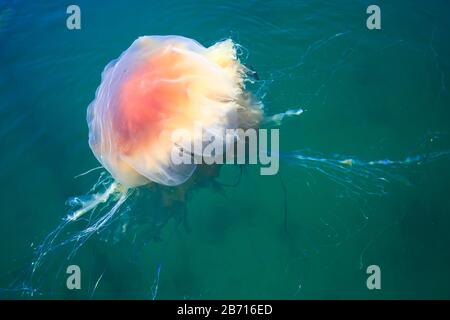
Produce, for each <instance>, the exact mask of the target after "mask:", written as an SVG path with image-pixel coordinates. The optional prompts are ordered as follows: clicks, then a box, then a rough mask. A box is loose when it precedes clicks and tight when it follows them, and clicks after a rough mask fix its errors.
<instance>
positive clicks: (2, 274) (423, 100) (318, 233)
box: [0, 0, 450, 299]
mask: <svg viewBox="0 0 450 320" xmlns="http://www.w3.org/2000/svg"><path fill="white" fill-rule="evenodd" d="M76 4H77V5H79V7H80V8H81V21H82V22H81V23H82V27H81V30H72V31H70V30H68V29H67V28H66V18H67V14H66V8H67V5H68V4H67V3H66V2H58V1H12V2H6V3H5V2H3V1H2V2H1V3H0V70H1V71H0V149H1V150H2V157H1V158H0V179H1V192H0V212H1V214H0V262H1V263H0V287H1V288H17V287H18V286H19V285H18V282H17V281H16V280H17V279H21V278H22V277H23V272H24V270H26V268H27V265H28V264H29V263H30V261H31V260H32V253H33V248H35V247H36V245H37V244H39V243H40V242H41V241H42V239H43V238H44V237H45V236H46V235H47V234H48V233H49V232H51V231H52V230H53V229H54V228H55V227H56V226H57V225H58V223H59V222H60V220H61V219H62V218H63V217H64V216H65V215H66V214H67V212H68V207H67V206H66V205H65V202H66V200H67V199H68V198H69V197H70V196H74V195H82V194H85V193H86V192H87V191H88V190H89V189H90V188H91V186H92V185H93V184H94V183H95V182H96V181H97V178H98V174H99V172H93V173H91V174H88V175H85V176H83V177H80V178H77V179H74V176H76V175H78V174H80V173H83V172H85V171H87V170H89V169H91V168H94V167H97V166H98V163H97V161H96V160H95V158H94V156H93V154H92V153H91V150H90V149H89V146H88V143H87V137H88V131H87V124H86V119H85V118H86V108H87V106H88V104H89V103H90V101H92V99H93V98H94V94H95V89H96V88H97V86H98V84H99V83H100V74H101V71H102V70H103V68H104V66H105V65H106V64H107V63H108V62H109V61H111V60H112V59H114V58H116V57H118V56H119V55H120V53H121V52H122V51H124V50H125V49H126V48H127V47H128V46H129V45H130V44H131V43H132V41H133V40H134V39H136V38H137V37H138V36H141V35H157V34H161V35H165V34H178V35H183V36H186V37H190V38H194V39H196V40H198V41H199V42H200V43H202V44H204V45H205V46H209V45H212V44H214V43H215V42H217V41H219V40H222V39H225V38H229V37H230V38H232V39H233V40H234V41H235V42H237V43H239V44H240V45H242V46H243V48H244V49H243V52H242V55H241V59H242V61H243V62H244V63H246V64H247V65H249V66H251V67H252V68H253V69H255V70H256V71H257V72H258V76H259V79H260V81H258V82H257V83H255V84H253V85H252V86H251V87H250V88H251V89H252V90H253V91H254V92H255V93H256V94H257V95H258V97H260V98H261V99H263V103H264V105H265V110H266V112H267V113H268V114H273V113H278V112H282V111H285V110H287V109H290V108H299V107H302V108H304V109H306V110H307V111H306V112H305V113H304V114H302V115H301V116H300V117H297V118H291V119H287V120H286V121H285V122H284V123H283V125H282V126H281V130H280V140H281V141H280V143H281V149H282V150H283V151H284V152H290V151H293V150H300V149H301V150H305V149H309V150H312V151H314V152H317V153H319V154H320V155H321V156H324V157H330V156H331V155H332V154H352V155H355V156H356V157H358V158H361V159H368V160H377V159H385V158H389V159H403V158H405V157H407V156H412V155H415V154H418V153H420V154H427V153H431V152H436V151H446V150H449V149H450V137H449V136H448V132H449V129H450V124H449V119H450V109H449V106H450V95H449V91H448V90H449V86H450V83H449V79H450V64H449V60H448V57H449V56H450V41H449V33H450V31H449V30H450V19H449V16H450V10H449V9H450V5H449V4H448V2H447V1H437V0H434V1H428V2H424V1H379V2H378V3H377V4H378V5H379V6H380V8H381V17H382V29H381V30H368V29H367V28H366V18H367V16H368V15H367V14H366V8H367V6H368V5H370V4H372V2H369V1H336V2H331V1H283V0H279V1H248V0H246V1H238V2H230V1H164V4H162V3H159V1H132V2H131V1H114V2H97V3H93V2H92V1H80V0H78V1H76ZM449 163H450V160H449V159H448V158H447V159H441V160H437V161H433V162H431V163H427V164H423V165H418V166H411V167H407V168H401V167H400V168H395V167H392V168H389V170H390V172H391V173H392V174H394V175H401V177H402V179H403V180H399V181H398V182H394V183H391V184H386V189H385V190H386V192H387V194H386V195H384V196H371V195H369V194H367V193H364V192H362V193H361V194H360V195H355V194H352V193H350V192H349V190H351V188H350V187H349V186H348V185H340V184H337V183H335V182H333V180H332V179H329V178H327V177H325V176H324V175H321V174H320V173H319V172H317V171H316V170H314V168H313V167H312V168H310V169H304V168H301V167H299V166H296V165H295V164H293V163H288V162H283V163H282V164H281V168H280V174H279V175H277V176H266V177H262V176H260V175H259V169H258V168H257V167H255V166H247V167H245V168H244V170H243V174H242V179H241V180H240V183H239V184H238V185H237V186H236V187H233V188H224V190H218V188H211V187H208V188H202V189H200V188H199V189H198V190H194V191H193V193H192V194H191V196H190V198H189V200H188V201H187V202H186V203H185V205H184V207H182V208H178V209H176V208H175V209H174V210H172V211H171V212H165V211H164V210H161V208H160V207H158V203H159V202H158V201H160V199H158V195H157V194H156V193H155V191H154V190H152V189H149V188H142V189H141V190H139V194H138V195H137V196H136V197H135V198H133V199H132V200H131V201H130V203H129V205H130V211H129V212H127V213H126V214H127V215H128V216H131V217H133V216H134V217H140V218H141V219H143V221H144V222H142V228H143V233H144V234H151V236H149V237H147V238H148V239H147V238H146V237H145V236H144V237H141V238H144V239H140V240H138V241H134V240H133V236H134V235H133V234H132V233H131V232H129V233H125V234H122V235H121V236H120V237H111V236H110V235H108V234H107V235H105V234H100V235H95V236H93V237H92V238H90V239H89V241H88V242H87V243H86V244H85V245H84V246H83V247H82V248H81V249H80V250H79V251H78V254H77V255H75V256H74V257H72V259H70V260H67V259H66V257H67V255H68V252H67V250H62V251H61V252H59V253H57V254H56V256H55V257H53V258H52V259H50V260H49V261H48V263H46V264H45V266H44V267H42V268H41V270H40V271H39V272H38V274H37V275H36V277H35V281H34V283H33V287H36V288H38V289H39V292H38V293H36V294H35V295H34V297H38V298H72V299H73V298H83V299H89V298H92V299H101V298H113V299H132V298H137V299H151V298H153V297H155V298H157V299H171V298H177V299H199V298H205V299H216V298H257V299H259V298H263V299H265V298H274V299H281V298H284V299H310V298H313V299H316V298H318V299H346V298H363V299H379V298H387V299H392V298H408V299H409V298H411V299H418V298H450V288H449V284H450V274H449V272H448V270H449V267H450V251H449V250H448V243H450V234H449V232H448V228H449V226H450V216H449V213H450V200H449V197H448V190H449V187H450V182H449V181H450V170H449ZM335 174H343V173H335ZM238 175H239V169H238V168H235V167H229V168H228V167H227V168H225V169H224V170H223V171H222V173H221V176H220V177H219V180H220V181H222V182H224V183H230V182H233V181H234V180H236V177H237V176H238ZM280 175H281V179H280ZM348 178H349V179H353V178H355V177H354V175H352V174H351V173H350V174H348ZM355 179H356V178H355ZM396 181H397V180H396ZM378 182H379V180H378V179H375V178H369V179H368V180H364V183H363V186H364V188H367V189H368V190H370V188H371V186H373V185H376V184H377V183H378ZM283 184H284V186H285V190H286V192H285V193H284V192H283ZM185 209H186V212H187V214H186V216H185V219H184V212H185V211H184V210H185ZM177 210H178V211H177ZM285 210H287V219H286V220H285ZM146 217H147V218H148V219H150V218H151V219H153V220H152V221H156V225H161V228H160V229H158V230H160V234H158V233H155V232H154V230H153V229H151V227H148V228H147V229H146V227H145V226H146V224H149V222H148V221H146V220H145V219H146ZM180 217H183V218H180ZM285 222H286V224H285ZM154 224H155V223H153V224H150V226H153V225H154ZM138 225H139V223H138ZM285 226H286V227H285ZM150 229H151V230H150ZM111 230H113V228H112V226H111ZM149 230H150V231H149ZM69 251H70V249H69ZM69 264H77V265H79V266H80V268H81V270H82V289H81V290H78V291H77V290H73V291H70V290H68V289H67V288H66V286H65V283H66V274H65V269H66V268H67V266H68V265H69ZM371 264H376V265H379V266H380V268H381V272H382V277H381V279H382V280H381V281H382V289H381V290H368V289H367V287H366V278H367V274H366V268H367V266H369V265H371ZM158 270H159V272H158ZM11 284H12V286H10V285H11ZM155 284H158V286H157V287H158V290H157V291H155V288H156V286H155ZM19 287H20V286H19ZM0 296H1V297H5V298H14V297H26V298H29V296H28V295H25V296H22V295H21V292H20V290H19V291H14V290H12V291H8V290H6V291H2V292H1V293H0Z"/></svg>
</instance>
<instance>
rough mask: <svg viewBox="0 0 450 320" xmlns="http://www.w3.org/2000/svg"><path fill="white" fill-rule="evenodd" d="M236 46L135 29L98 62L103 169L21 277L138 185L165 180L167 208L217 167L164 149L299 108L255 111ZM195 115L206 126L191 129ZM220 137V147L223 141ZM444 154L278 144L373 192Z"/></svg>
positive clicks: (103, 222)
mask: <svg viewBox="0 0 450 320" xmlns="http://www.w3.org/2000/svg"><path fill="white" fill-rule="evenodd" d="M238 49H239V45H237V44H235V43H234V42H233V41H232V40H231V39H227V40H224V41H220V42H218V43H216V44H214V45H212V46H210V47H204V46H203V45H201V44H200V43H199V42H197V41H195V40H193V39H189V38H185V37H181V36H143V37H139V38H138V39H137V40H135V41H134V42H133V43H132V44H131V46H130V47H129V48H128V49H127V50H125V51H124V52H123V53H122V54H121V55H120V57H119V58H117V59H115V60H113V61H111V62H110V63H109V64H108V65H107V66H106V67H105V69H104V71H103V73H102V77H101V83H100V85H99V86H98V88H97V90H96V93H95V99H94V100H93V101H92V102H91V103H90V105H89V106H88V110H87V124H88V128H89V140H88V143H89V146H90V148H91V150H92V152H93V154H94V156H95V157H96V159H97V160H98V161H99V162H100V164H101V167H99V168H104V169H105V170H106V171H107V172H108V174H106V173H105V172H103V173H102V174H101V175H100V177H99V179H98V181H97V183H96V184H95V185H94V186H93V188H92V189H91V190H90V192H88V194H87V195H85V196H81V197H73V198H70V199H69V200H68V204H69V205H70V206H71V207H72V208H74V209H73V210H72V211H71V212H70V213H69V214H68V215H67V216H66V217H65V218H63V220H62V221H61V223H60V225H59V226H58V227H57V228H56V229H55V230H54V231H53V232H52V233H50V234H49V235H48V236H47V237H46V238H45V239H44V241H43V242H42V243H41V244H40V245H39V246H38V247H37V248H36V250H35V257H34V259H33V261H32V264H31V271H30V272H29V277H28V280H27V281H26V283H28V284H31V283H32V277H33V274H34V273H35V272H36V270H37V269H38V268H39V267H40V266H41V264H42V263H43V260H44V258H45V256H47V254H48V253H50V252H52V251H54V250H55V249H57V248H60V247H62V246H65V245H67V244H69V243H72V244H74V246H73V249H72V251H71V254H70V256H73V255H74V254H75V253H76V251H77V249H78V248H80V247H81V246H82V245H83V244H84V243H85V242H86V241H87V240H88V239H89V238H90V237H91V236H93V235H94V234H96V233H98V232H99V231H101V230H103V229H105V228H106V227H107V226H108V225H109V224H110V223H111V221H113V220H114V218H115V217H116V216H117V213H118V212H119V211H120V210H122V209H123V205H124V203H126V201H127V199H128V198H129V197H130V196H131V195H133V194H134V193H135V192H136V190H137V189H139V187H142V186H148V187H149V188H152V187H154V186H161V187H162V188H175V189H171V190H170V192H169V191H167V190H168V189H162V190H163V191H162V192H161V194H160V195H161V198H162V203H163V205H164V206H166V207H167V208H169V207H171V206H174V204H176V203H180V202H184V201H185V197H186V193H187V190H188V189H189V188H192V187H193V185H194V184H199V185H202V184H203V185H205V184H206V183H208V182H210V181H213V179H214V178H216V177H217V176H218V174H219V170H220V166H218V165H214V166H205V165H202V164H198V163H195V162H192V163H181V164H180V163H175V162H174V161H173V158H172V157H171V154H172V152H173V150H179V151H180V152H184V151H185V150H190V152H189V155H190V156H192V157H196V156H204V155H203V154H199V152H198V151H197V150H196V149H195V148H194V150H192V149H191V148H189V146H192V145H200V146H205V145H206V144H207V143H208V142H209V141H208V140H207V139H205V137H208V136H219V134H218V133H219V132H223V131H224V130H226V129H248V128H258V127H260V126H263V125H267V126H281V125H282V123H283V122H284V121H286V120H287V119H288V118H291V117H297V116H302V117H303V114H304V113H305V111H306V110H305V109H304V108H299V107H295V108H289V109H288V110H287V111H285V112H281V113H276V114H272V115H270V114H267V112H265V110H264V106H263V103H262V102H261V101H259V99H257V98H256V97H255V96H254V95H253V94H252V93H251V92H250V91H249V90H248V89H247V88H246V83H247V82H248V81H252V79H251V78H252V76H254V75H255V71H254V70H252V69H249V68H247V67H246V66H244V65H243V64H242V63H241V61H240V60H239V57H238ZM196 124H197V125H198V124H200V126H201V127H202V129H203V130H204V131H206V132H207V133H208V134H207V135H205V134H204V132H198V131H196V130H195V129H194V128H195V127H196ZM177 130H183V132H184V133H185V134H184V135H183V136H181V137H179V138H180V139H179V140H177V141H174V140H173V139H172V133H173V132H174V131H177ZM223 147H224V148H223V149H222V152H224V153H225V152H226V151H227V148H230V145H227V144H225V143H224V146H223ZM231 147H232V145H231ZM200 150H202V148H200ZM200 152H201V151H200ZM448 156H449V153H448V152H440V153H433V154H428V155H418V156H413V157H407V158H405V159H403V160H389V159H384V160H362V159H358V158H356V157H351V156H345V155H331V156H330V155H326V154H321V153H312V152H309V151H307V150H300V151H291V152H284V153H282V154H281V158H282V159H283V160H285V161H286V162H287V163H288V164H290V165H293V166H297V167H300V168H303V169H306V170H315V171H317V172H319V173H321V174H324V175H325V176H327V177H328V178H330V179H331V180H333V181H335V182H336V183H337V184H338V185H340V186H342V187H344V188H347V189H348V190H350V191H351V192H353V193H354V194H360V193H363V192H366V193H372V194H383V193H384V186H385V185H386V184H387V183H390V182H391V181H393V180H395V181H398V180H400V178H399V177H397V176H396V175H394V174H391V173H390V172H389V170H388V169H389V168H397V167H408V166H412V165H420V164H422V163H424V162H428V161H434V160H437V159H441V158H442V157H448ZM174 190H175V191H174ZM87 214H89V216H88V217H87V218H86V215H87ZM80 222H84V225H83V227H82V230H81V231H73V230H72V232H69V231H68V230H67V229H68V226H69V225H73V224H76V223H80ZM75 229H76V228H75ZM158 274H159V269H158ZM22 288H30V286H28V285H26V284H24V285H22ZM31 292H34V291H33V290H31Z"/></svg>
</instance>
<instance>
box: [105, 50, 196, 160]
mask: <svg viewBox="0 0 450 320" xmlns="http://www.w3.org/2000/svg"><path fill="white" fill-rule="evenodd" d="M182 59H183V57H182V55H180V54H178V53H177V52H175V51H172V50H161V52H158V53H156V54H153V55H152V56H151V57H150V58H149V59H148V60H147V61H146V62H144V64H143V65H142V66H141V67H139V69H138V70H136V71H134V72H133V74H131V75H130V76H129V77H128V78H127V79H125V81H124V83H123V84H122V86H121V88H120V94H119V101H118V106H117V107H118V112H117V113H116V116H115V119H114V120H113V124H114V132H115V133H116V138H117V145H118V147H119V148H120V150H121V151H122V152H123V153H124V154H131V153H133V152H135V151H136V150H138V149H139V148H140V147H143V146H148V145H151V144H152V143H154V142H155V141H156V140H157V139H158V136H159V134H160V132H161V130H162V129H163V128H164V123H165V122H166V121H170V119H171V118H173V117H176V114H177V113H179V109H180V108H183V107H187V105H188V103H189V101H188V96H187V88H186V87H187V84H186V82H184V81H176V79H179V78H180V77H182V76H183V73H184V72H186V70H183V68H182V67H180V65H183V64H180V63H179V62H181V60H182Z"/></svg>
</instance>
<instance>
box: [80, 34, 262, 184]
mask: <svg viewBox="0 0 450 320" xmlns="http://www.w3.org/2000/svg"><path fill="white" fill-rule="evenodd" d="M247 71H248V69H247V68H246V67H245V66H243V65H242V64H241V63H240V62H239V60H238V58H237V53H236V45H235V44H234V43H233V41H232V40H225V41H222V42H218V43H216V44H215V45H213V46H211V47H209V48H205V47H204V46H202V45H201V44H199V43H198V42H197V41H195V40H192V39H188V38H184V37H181V36H144V37H140V38H138V39H137V40H135V41H134V42H133V44H132V45H131V46H130V47H129V48H128V49H127V50H126V51H125V52H124V53H122V55H121V56H120V57H119V58H118V59H117V60H115V61H112V62H111V63H110V64H108V65H107V66H106V68H105V70H104V71H103V74H102V81H101V84H100V86H99V87H98V89H97V92H96V97H95V99H94V101H92V103H91V104H90V105H89V107H88V114H87V121H88V125H89V145H90V147H91V149H92V151H93V153H94V154H95V156H96V158H97V159H98V160H99V161H100V163H101V164H102V165H103V166H104V167H105V168H106V169H107V170H108V171H109V172H110V173H111V175H112V176H113V177H114V178H115V180H116V181H117V182H119V183H121V184H123V185H125V186H127V187H135V186H140V185H145V184H147V183H149V182H156V183H158V184H162V185H167V186H176V185H180V184H182V183H184V182H185V181H186V180H187V179H189V178H190V177H191V175H192V174H193V173H194V171H195V169H196V165H195V164H193V163H191V164H187V163H183V164H175V163H173V161H172V159H171V152H172V150H173V148H174V147H181V148H187V149H189V148H188V147H189V146H192V145H193V144H201V145H204V144H206V143H207V142H208V141H205V140H204V137H205V135H204V134H202V132H197V131H196V130H194V127H195V124H197V125H198V124H200V125H201V127H202V128H203V130H204V131H206V132H207V135H206V136H208V135H209V136H214V135H217V134H218V133H219V132H221V131H223V130H225V129H235V128H246V127H247V128H248V127H255V126H257V125H258V123H259V121H260V120H261V118H262V109H261V106H260V104H259V103H258V102H255V100H254V99H252V98H251V96H250V94H249V93H248V92H246V91H245V87H244V81H245V80H246V76H247ZM175 130H183V131H184V132H187V133H188V134H185V135H183V137H182V138H181V140H180V141H178V142H177V143H178V144H177V145H175V142H174V141H172V139H170V135H171V133H172V132H174V131H175ZM191 150H192V152H193V153H194V154H195V155H199V154H198V152H199V151H198V150H197V149H194V148H193V149H191ZM224 151H226V150H224ZM200 152H201V150H200Z"/></svg>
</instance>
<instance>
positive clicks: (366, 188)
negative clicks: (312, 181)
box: [281, 150, 450, 195]
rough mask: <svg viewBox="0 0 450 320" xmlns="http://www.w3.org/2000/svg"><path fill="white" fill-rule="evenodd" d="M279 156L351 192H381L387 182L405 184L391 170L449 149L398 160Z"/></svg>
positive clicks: (303, 154) (440, 156)
mask: <svg viewBox="0 0 450 320" xmlns="http://www.w3.org/2000/svg"><path fill="white" fill-rule="evenodd" d="M281 157H282V158H283V159H285V160H287V161H288V162H290V163H292V164H293V165H296V166H299V167H301V168H304V169H306V170H314V171H316V172H318V173H320V174H322V175H324V176H325V177H327V178H329V179H330V180H332V181H334V182H335V183H337V184H338V185H340V186H342V187H344V188H346V190H348V191H350V192H351V193H352V194H356V195H361V194H368V195H384V194H386V187H387V185H388V184H391V183H394V182H398V183H401V184H404V185H409V181H408V179H406V178H405V177H404V176H403V175H401V174H398V173H395V172H394V171H393V170H394V169H401V168H408V167H412V166H420V165H423V164H426V163H430V162H434V161H438V160H442V159H444V158H449V157H450V150H447V151H437V152H431V153H424V154H417V155H414V156H408V157H405V158H403V159H399V160H392V159H379V160H362V159H358V158H355V157H350V156H345V155H339V154H334V155H324V154H320V153H311V152H308V151H294V152H290V153H284V154H282V155H281Z"/></svg>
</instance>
